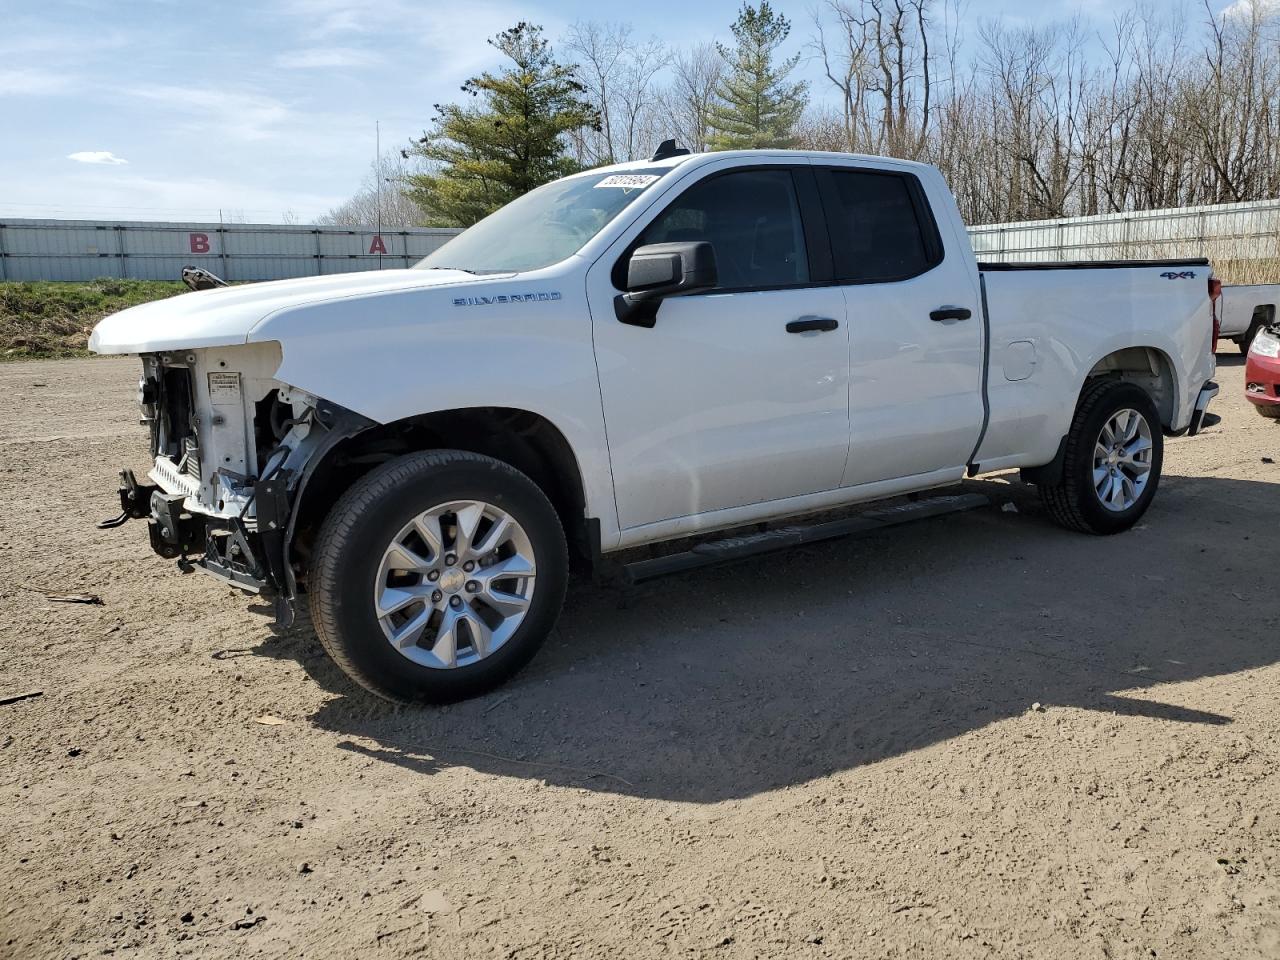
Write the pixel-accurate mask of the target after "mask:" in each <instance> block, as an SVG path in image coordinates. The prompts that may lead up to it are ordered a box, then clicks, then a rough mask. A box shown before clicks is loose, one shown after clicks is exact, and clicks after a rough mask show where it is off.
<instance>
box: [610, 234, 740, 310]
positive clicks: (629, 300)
mask: <svg viewBox="0 0 1280 960" xmlns="http://www.w3.org/2000/svg"><path fill="white" fill-rule="evenodd" d="M717 282H718V280H717V274H716V251H715V248H714V247H712V246H711V244H709V243H707V242H706V241H705V240H699V241H694V242H682V243H651V244H648V245H647V246H643V247H637V248H636V250H635V252H634V253H632V254H631V260H630V261H629V262H628V264H627V292H626V293H623V294H619V295H618V296H617V297H615V298H614V301H613V310H614V313H615V314H616V315H617V317H618V320H619V321H620V322H622V323H629V324H631V325H632V326H636V327H652V326H653V325H654V324H655V323H656V322H657V319H658V307H659V306H660V305H661V304H662V301H663V300H665V299H666V298H667V297H681V296H686V295H687V294H690V293H703V292H704V291H707V290H711V289H714V288H715V286H716V283H717Z"/></svg>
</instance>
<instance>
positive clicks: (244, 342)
mask: <svg viewBox="0 0 1280 960" xmlns="http://www.w3.org/2000/svg"><path fill="white" fill-rule="evenodd" d="M1209 280H1210V268H1209V265H1208V263H1207V262H1205V261H1202V260H1196V261H1176V262H1159V263H1152V262H1144V263H1090V264H1066V265H1052V266H1028V265H1022V264H1018V265H1013V264H1004V265H999V264H989V265H982V266H980V265H979V264H978V263H976V262H975V260H974V256H973V253H972V250H971V248H970V246H969V240H968V237H967V235H966V233H965V229H964V226H963V224H962V223H961V219H960V215H959V212H958V210H957V208H956V205H955V203H954V201H953V199H952V196H951V194H950V192H949V191H948V189H947V185H946V183H945V182H944V181H943V179H942V177H941V175H940V174H939V173H938V171H937V170H935V169H933V168H932V167H928V166H923V165H920V164H915V163H908V162H902V161H897V160H886V159H878V158H872V157H861V156H851V155H842V154H830V153H808V152H784V151H744V152H728V153H711V154H700V155H690V154H688V153H687V152H686V151H683V150H679V149H677V148H673V147H672V146H671V145H670V144H664V145H663V148H661V149H660V150H659V151H658V153H656V154H655V155H654V157H653V159H651V160H649V161H645V162H636V163H628V164H622V165H619V166H613V167H607V168H603V169H597V170H590V171H587V172H585V173H580V174H576V175H574V176H571V177H567V178H565V179H562V180H558V181H556V182H554V183H550V184H548V185H546V186H543V187H541V188H539V189H537V190H534V191H532V192H531V193H529V194H527V195H525V196H524V197H522V198H520V199H519V200H516V201H515V202H513V203H511V204H510V205H508V206H506V207H504V208H503V209H501V210H499V211H498V212H496V213H494V214H493V215H492V216H490V217H488V218H487V219H485V220H483V221H481V222H480V223H478V224H476V225H475V226H473V227H471V228H470V229H469V230H467V231H465V232H463V233H462V234H460V235H459V236H457V237H456V238H454V239H452V240H450V241H449V243H447V244H446V245H445V246H444V247H442V248H441V249H440V250H438V251H437V252H436V253H434V254H432V255H431V256H429V257H428V258H427V259H425V260H424V261H422V262H421V263H420V264H418V265H417V266H416V267H415V268H413V269H407V270H392V271H382V272H370V273H356V274H346V275H340V276H328V277H315V278H311V279H300V280H286V281H279V282H272V283H262V284H254V285H246V286H233V287H228V288H224V289H217V290H210V291H207V292H197V293H190V294H187V295H184V296H181V297H176V298H174V299H171V300H164V301H161V302H157V303H153V304H148V305H144V306H139V307H134V308H132V309H130V310H126V311H124V312H122V313H119V314H116V315H114V316H111V317H108V318H107V319H105V320H103V321H102V322H101V323H100V324H99V325H98V327H97V329H96V330H94V332H93V336H92V339H91V341H90V348H91V349H93V350H95V351H97V352H99V353H137V354H140V355H141V357H142V364H143V378H142V380H141V383H140V400H141V404H142V409H143V418H144V422H145V423H146V424H148V426H149V429H150V432H151V454H152V456H153V457H154V463H153V465H152V467H151V469H150V474H149V479H150V483H149V484H145V485H144V484H141V483H139V482H138V481H137V480H136V479H135V478H134V477H133V475H132V474H131V473H130V472H129V471H123V472H122V474H121V476H122V480H123V483H122V487H121V493H120V496H121V505H122V507H123V513H122V514H121V516H120V517H118V518H116V520H115V521H108V523H123V522H125V520H127V519H128V518H129V517H137V518H141V519H146V520H148V521H149V529H150V536H151V542H152V545H153V547H154V548H155V550H156V551H157V552H158V553H160V554H161V555H162V556H167V557H171V558H178V560H179V564H180V565H182V566H183V567H184V568H185V569H190V568H191V567H192V566H193V565H194V566H196V567H199V568H201V569H203V570H204V571H206V572H209V573H212V574H214V575H216V576H218V577H221V578H223V579H225V580H227V581H229V582H231V583H233V584H236V585H239V586H241V587H243V588H245V589H247V590H251V591H264V592H266V593H268V594H269V595H272V596H274V597H275V598H276V606H277V612H278V614H279V615H280V616H282V617H285V618H288V617H289V616H290V615H291V610H292V605H293V603H294V602H295V598H301V597H302V596H304V595H305V598H306V600H307V602H308V603H309V605H310V610H311V615H312V619H313V622H314V625H315V628H316V631H317V632H318V634H319V636H320V638H321V640H322V641H323V643H324V645H325V647H326V648H327V649H328V651H329V652H330V654H331V655H332V656H333V657H334V659H335V660H336V661H337V662H338V664H340V665H341V666H342V668H343V669H344V670H346V671H347V672H348V673H349V674H350V675H351V676H352V677H353V678H354V679H355V680H357V681H358V682H359V683H361V684H363V685H364V686H365V687H367V688H369V689H370V690H372V691H374V692H376V693H378V694H381V695H382V696H385V697H389V698H392V699H396V700H403V701H445V700H451V699H457V698H460V697H465V696H470V695H473V694H476V693H479V692H482V691H484V690H486V689H488V688H490V687H492V686H494V685H495V684H497V683H499V682H500V681H502V680H503V679H505V678H507V677H508V676H510V675H511V674H512V673H514V672H515V671H516V670H517V669H518V668H519V667H521V666H522V665H523V664H525V663H526V662H527V661H528V660H529V659H530V657H532V656H533V654H534V652H535V651H536V650H537V648H538V646H539V645H540V644H541V642H542V640H543V638H544V637H545V636H546V635H547V633H548V632H549V631H550V630H551V628H552V626H553V625H554V623H555V620H556V618H557V616H558V615H559V610H560V606H561V602H562V599H563V596H564V592H565V587H566V581H567V577H568V574H569V569H570V562H571V558H574V559H575V560H577V561H580V562H581V564H582V565H583V567H584V568H586V569H588V570H590V569H592V568H593V566H594V567H595V568H596V569H598V568H599V567H600V566H601V565H603V564H605V563H607V562H608V561H609V560H610V559H612V558H606V557H605V555H606V554H610V553H615V552H617V551H622V550H624V549H626V548H631V547H636V546H639V545H648V544H655V543H659V542H662V541H670V540H674V539H677V538H689V537H691V536H695V535H703V534H706V533H708V532H710V531H715V530H726V529H730V528H741V527H744V526H746V525H752V524H762V523H764V522H767V521H771V520H774V519H777V518H782V517H790V516H795V515H798V514H804V513H812V512H816V511H821V510H826V509H828V508H832V507H835V506H839V505H844V504H850V503H854V502H858V501H871V500H877V499H883V498H887V497H893V496H896V495H900V494H907V493H914V492H917V491H923V490H927V489H932V488H938V487H943V486H946V485H951V484H955V483H957V482H958V481H959V480H960V479H961V478H963V477H965V476H966V475H970V476H972V475H975V474H979V473H983V472H988V471H994V470H1007V469H1009V468H1022V471H1023V474H1022V476H1023V479H1024V480H1026V481H1028V482H1030V483H1034V484H1036V485H1037V486H1038V488H1039V490H1040V492H1041V493H1042V495H1043V500H1044V503H1045V504H1046V505H1047V509H1048V513H1049V515H1050V516H1052V517H1053V518H1054V519H1055V520H1057V521H1058V522H1060V523H1061V524H1063V525H1065V526H1067V527H1070V528H1072V529H1075V530H1080V531H1084V532H1087V533H1097V534H1105V533H1115V532H1117V531H1121V530H1124V529H1126V528H1128V527H1130V526H1132V525H1133V523H1134V522H1135V521H1136V520H1137V519H1138V518H1139V517H1140V516H1141V515H1142V514H1143V512H1144V511H1145V510H1146V509H1147V507H1148V505H1149V504H1150V502H1151V499H1152V497H1153V496H1154V495H1155V492H1156V486H1157V484H1158V482H1159V478H1160V468H1161V459H1162V452H1163V438H1164V436H1165V435H1166V434H1177V433H1186V432H1190V433H1195V432H1196V431H1197V430H1199V428H1200V426H1201V424H1202V422H1203V420H1204V416H1205V411H1206V408H1207V406H1208V403H1209V401H1210V399H1211V398H1212V397H1213V396H1214V395H1215V394H1216V392H1217V386H1216V385H1215V384H1214V383H1213V382H1212V380H1211V377H1212V376H1213V373H1214V358H1213V354H1212V351H1211V343H1212V337H1213V318H1212V311H1211V303H1210V297H1209V287H1210V284H1209ZM676 566H677V568H678V567H679V565H678V564H677V565H676ZM780 601H781V596H780Z"/></svg>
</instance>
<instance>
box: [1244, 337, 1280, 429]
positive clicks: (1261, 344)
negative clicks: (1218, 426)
mask: <svg viewBox="0 0 1280 960" xmlns="http://www.w3.org/2000/svg"><path fill="white" fill-rule="evenodd" d="M1244 384H1245V386H1244V390H1245V398H1246V399H1247V400H1248V401H1249V402H1250V403H1252V404H1253V409H1255V410H1257V411H1258V412H1259V413H1260V414H1262V415H1263V416H1264V417H1280V324H1277V325H1273V326H1270V327H1267V328H1265V329H1263V330H1259V331H1258V333H1257V335H1256V336H1255V337H1254V338H1253V343H1252V344H1251V345H1250V347H1249V359H1248V361H1247V362H1246V363H1245V368H1244Z"/></svg>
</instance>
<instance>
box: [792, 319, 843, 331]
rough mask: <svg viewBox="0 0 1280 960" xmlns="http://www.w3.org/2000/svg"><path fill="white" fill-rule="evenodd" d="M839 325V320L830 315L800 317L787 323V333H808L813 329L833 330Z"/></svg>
mask: <svg viewBox="0 0 1280 960" xmlns="http://www.w3.org/2000/svg"><path fill="white" fill-rule="evenodd" d="M838 326H840V321H838V320H834V319H832V318H831V317H801V318H800V319H799V320H792V321H791V322H790V323H788V324H787V333H809V332H810V331H813V330H821V331H824V332H825V331H827V330H834V329H835V328H836V327H838Z"/></svg>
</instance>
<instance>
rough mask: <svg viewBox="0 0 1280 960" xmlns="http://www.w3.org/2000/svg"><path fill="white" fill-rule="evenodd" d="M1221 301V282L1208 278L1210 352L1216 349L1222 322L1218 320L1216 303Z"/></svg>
mask: <svg viewBox="0 0 1280 960" xmlns="http://www.w3.org/2000/svg"><path fill="white" fill-rule="evenodd" d="M1221 299H1222V281H1221V280H1219V279H1218V278H1217V277H1210V278H1209V310H1210V312H1211V313H1212V314H1213V345H1212V346H1211V347H1210V351H1211V352H1216V351H1217V349H1218V333H1219V331H1220V330H1221V329H1222V321H1221V320H1219V319H1218V301H1219V300H1221Z"/></svg>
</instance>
